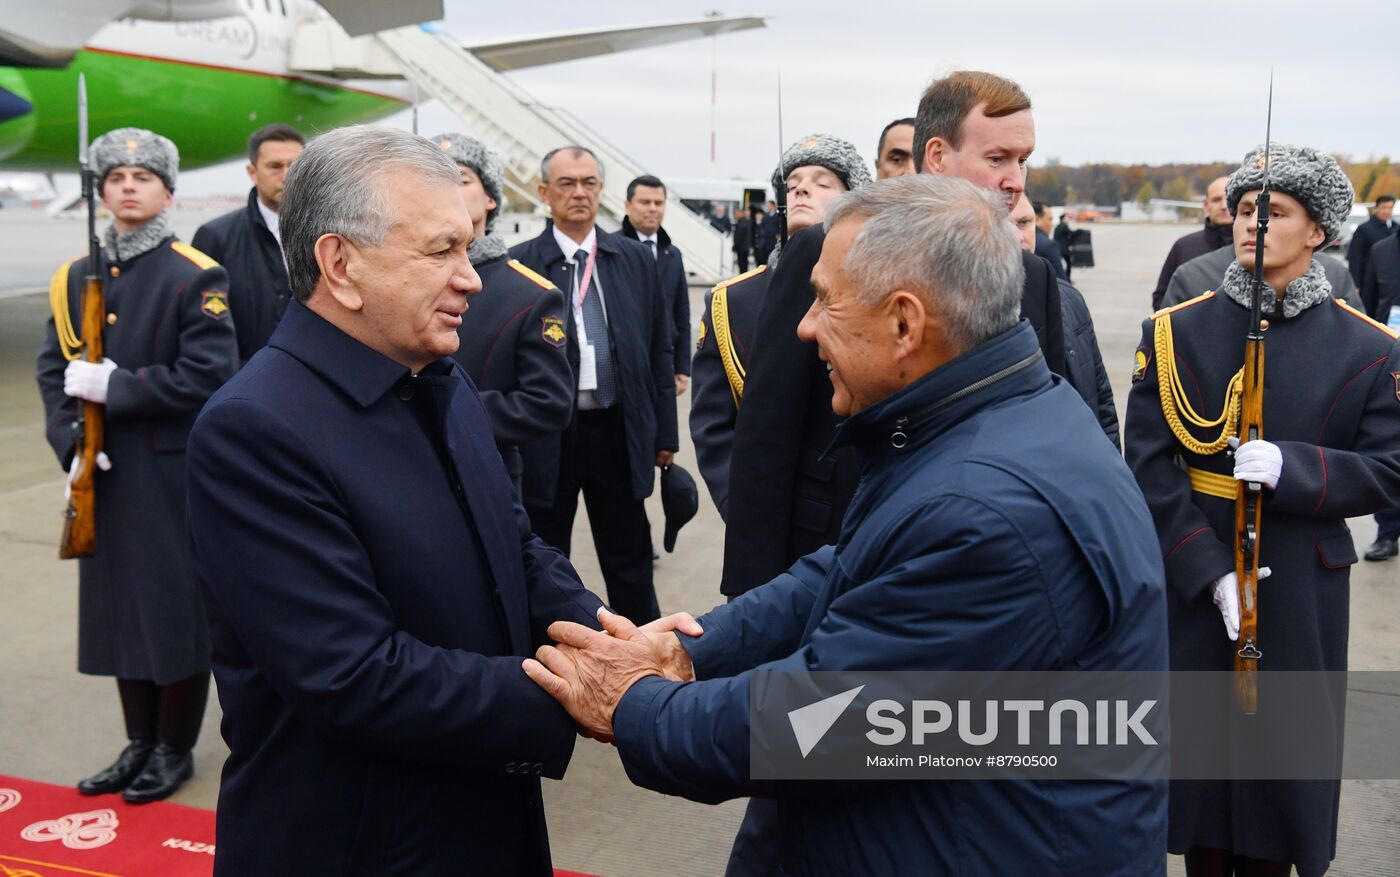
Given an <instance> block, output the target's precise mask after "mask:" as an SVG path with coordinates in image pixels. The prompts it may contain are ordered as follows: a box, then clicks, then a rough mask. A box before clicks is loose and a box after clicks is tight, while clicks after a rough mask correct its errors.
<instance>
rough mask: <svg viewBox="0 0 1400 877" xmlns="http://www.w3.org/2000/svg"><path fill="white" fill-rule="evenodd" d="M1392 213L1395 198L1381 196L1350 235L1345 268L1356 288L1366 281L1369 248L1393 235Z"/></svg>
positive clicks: (1395, 225) (1394, 226) (1394, 225)
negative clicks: (1348, 271)
mask: <svg viewBox="0 0 1400 877" xmlns="http://www.w3.org/2000/svg"><path fill="white" fill-rule="evenodd" d="M1394 212H1395V196H1394V195H1381V196H1380V197H1379V198H1377V199H1376V206H1375V207H1374V208H1373V209H1372V210H1371V216H1370V218H1369V219H1367V220H1366V221H1365V222H1363V223H1361V224H1360V225H1358V226H1357V227H1356V231H1355V232H1354V233H1352V236H1351V243H1350V244H1349V245H1348V246H1347V268H1349V269H1350V270H1351V279H1352V280H1353V281H1354V282H1355V283H1356V285H1357V286H1360V285H1361V282H1362V281H1363V280H1365V279H1366V260H1367V259H1368V258H1369V257H1370V255H1371V248H1372V247H1374V246H1375V245H1376V244H1378V243H1380V242H1381V241H1382V240H1384V239H1385V238H1388V237H1391V236H1392V235H1394V234H1395V230H1396V228H1397V224H1396V222H1395V218H1394Z"/></svg>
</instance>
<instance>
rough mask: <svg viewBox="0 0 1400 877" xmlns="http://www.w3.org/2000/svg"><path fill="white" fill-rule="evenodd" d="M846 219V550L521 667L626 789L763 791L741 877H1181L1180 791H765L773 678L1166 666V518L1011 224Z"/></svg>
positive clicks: (837, 372) (832, 359) (713, 796)
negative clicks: (1130, 462) (852, 481)
mask: <svg viewBox="0 0 1400 877" xmlns="http://www.w3.org/2000/svg"><path fill="white" fill-rule="evenodd" d="M910 214H920V215H926V216H928V217H930V220H929V221H926V222H921V223H918V224H917V225H916V226H914V227H912V228H911V227H910V225H909V223H908V216H909V215H910ZM828 224H829V233H828V235H827V237H826V239H825V245H824V250H823V253H822V257H821V260H820V262H819V264H818V266H817V269H816V271H815V273H814V278H813V279H814V282H815V283H816V285H817V287H818V289H819V290H820V296H819V298H818V299H817V300H816V301H815V302H814V303H813V305H812V308H811V311H810V312H809V314H808V316H807V317H806V318H805V319H804V320H803V322H802V328H801V332H802V334H803V336H804V337H806V338H808V339H813V340H815V341H816V343H818V344H819V345H820V347H821V353H822V357H823V359H824V360H825V361H827V362H828V363H830V365H831V381H832V383H833V385H834V387H835V394H834V395H833V397H832V404H833V405H834V406H835V407H836V409H837V410H838V411H839V413H840V414H842V415H843V416H846V417H847V418H848V419H847V420H846V421H845V422H843V423H842V425H841V428H840V430H839V431H838V433H837V437H836V441H837V443H838V444H839V445H841V446H845V447H852V448H855V449H856V451H857V452H858V453H859V454H860V457H861V466H862V472H863V476H864V479H863V486H862V489H861V495H860V498H859V500H858V501H857V502H856V503H854V504H853V505H852V506H851V508H850V509H849V511H848V512H847V516H846V520H845V522H844V524H843V526H842V532H841V538H840V540H839V541H838V542H837V543H836V545H835V546H827V547H824V548H821V549H819V550H818V551H816V552H815V553H813V554H811V555H809V556H807V557H805V558H802V559H801V560H800V561H798V562H797V563H796V564H794V565H793V566H792V567H791V568H790V569H789V570H787V571H786V572H785V573H784V574H782V575H780V576H778V577H776V578H775V579H774V580H773V581H771V582H769V583H767V584H765V585H764V586H763V587H760V588H757V589H755V590H753V591H751V592H749V593H748V594H745V595H744V596H743V597H740V598H739V599H738V600H735V601H734V602H732V603H730V604H728V605H726V606H721V607H719V608H717V609H714V610H712V611H711V612H710V613H709V614H708V615H705V616H704V617H702V618H700V619H699V620H698V621H699V625H698V626H699V628H700V629H701V630H702V631H703V634H702V635H700V636H698V637H695V636H693V635H692V633H693V631H691V632H687V633H686V635H684V636H681V635H678V634H676V633H670V632H662V631H660V630H659V629H658V626H656V625H653V627H652V628H651V629H650V630H646V631H637V630H636V629H635V628H634V627H632V625H630V624H628V623H626V621H625V620H624V619H617V618H614V617H611V616H604V626H605V627H606V628H608V629H610V631H611V633H612V635H611V636H605V635H603V634H599V633H597V632H595V631H590V630H588V629H587V628H584V627H581V626H576V625H570V624H556V625H552V626H551V627H550V634H551V635H552V636H554V638H555V639H556V640H558V641H559V642H560V643H561V645H560V646H558V647H546V648H544V649H541V650H540V652H539V653H538V654H537V656H536V660H534V661H528V662H526V672H527V673H529V674H530V676H531V678H533V679H535V680H536V681H538V682H539V683H540V684H541V685H543V686H544V687H545V688H546V690H548V691H550V692H551V693H552V694H554V695H555V696H556V697H558V698H560V700H561V701H562V702H563V703H564V704H565V706H566V707H567V708H568V709H569V711H570V714H571V715H573V716H574V717H575V718H576V719H577V720H578V721H579V723H580V725H581V726H582V727H583V729H584V730H585V732H586V733H588V734H590V735H593V736H603V735H606V736H609V737H612V738H613V739H614V741H615V743H616V745H617V750H618V754H619V755H620V756H621V759H622V764H623V767H624V768H625V769H626V770H627V775H628V777H629V778H630V779H631V780H632V781H633V782H635V783H637V784H639V785H641V786H644V787H646V788H650V789H654V790H657V791H660V792H663V793H665V794H671V795H684V796H686V797H688V798H692V799H694V800H698V801H704V802H710V803H713V802H718V801H722V800H726V799H729V798H735V797H741V796H745V795H748V796H752V799H751V803H750V806H749V812H748V815H747V816H746V818H745V822H744V827H743V828H742V829H741V832H740V842H737V843H736V845H735V848H734V851H733V853H732V854H731V858H730V873H731V874H737V873H753V874H779V873H781V874H790V875H794V877H796V875H803V877H806V875H827V874H910V873H917V874H921V875H929V877H944V875H946V877H953V875H968V874H979V875H980V874H1032V873H1041V872H1043V873H1047V874H1064V875H1070V874H1073V875H1081V874H1086V875H1087V874H1094V875H1122V877H1128V875H1132V877H1138V875H1148V874H1158V875H1160V874H1162V873H1163V872H1164V865H1165V859H1166V855H1165V853H1166V849H1165V847H1166V843H1165V841H1166V794H1165V792H1166V790H1165V783H1163V782H1161V781H1154V780H1142V779H1126V778H1125V779H1112V780H1095V781H1082V782H1075V781H1064V780H1060V779H1037V780H1007V781H997V780H979V781H973V782H943V781H939V780H929V781H923V782H918V781H911V782H897V783H862V782H844V783H835V782H832V783H828V782H821V781H817V780H805V781H802V782H773V783H758V782H755V781H754V780H753V779H752V778H751V776H750V766H751V763H750V740H751V736H750V735H751V729H752V728H753V726H754V725H755V724H756V723H757V722H759V721H765V723H766V722H767V721H772V717H770V716H765V715H764V714H763V713H762V712H755V710H756V709H757V710H762V709H763V708H762V707H761V706H760V707H752V706H751V700H750V697H751V692H753V693H754V694H757V691H756V689H757V686H758V685H760V684H761V681H762V680H763V678H764V677H765V676H767V677H769V678H771V676H772V674H774V673H791V674H797V673H807V672H809V671H828V670H837V671H847V672H850V673H852V674H855V673H858V672H859V671H870V670H958V671H967V670H1047V671H1050V670H1069V669H1075V670H1090V671H1094V670H1142V671H1161V670H1164V669H1165V668H1166V665H1167V631H1166V618H1165V614H1166V613H1165V607H1164V600H1163V585H1162V566H1161V561H1160V560H1159V558H1158V553H1157V550H1156V545H1155V544H1154V542H1153V538H1152V520H1151V517H1150V516H1149V514H1148V510H1147V507H1146V505H1145V504H1144V503H1143V500H1142V495H1141V493H1139V491H1138V490H1137V486H1136V485H1135V484H1134V483H1133V479H1132V474H1131V473H1130V472H1129V471H1128V469H1127V467H1126V466H1124V465H1123V461H1122V460H1121V459H1120V458H1119V457H1118V455H1117V454H1116V453H1114V451H1113V448H1112V447H1111V446H1110V445H1109V444H1108V442H1106V441H1104V440H1103V439H1102V438H1101V436H1100V433H1099V429H1098V426H1097V425H1096V424H1095V423H1094V420H1093V418H1092V417H1090V416H1089V413H1088V411H1087V410H1085V408H1084V406H1083V405H1081V404H1080V403H1079V401H1078V399H1077V398H1076V396H1075V395H1074V392H1073V391H1072V390H1070V389H1069V387H1066V386H1064V384H1063V383H1062V382H1057V381H1055V380H1054V378H1053V377H1052V376H1051V374H1050V372H1049V370H1048V369H1046V367H1045V362H1044V356H1043V354H1042V353H1041V352H1040V348H1039V344H1038V342H1037V340H1036V337H1035V333H1034V332H1033V331H1032V330H1031V328H1030V327H1029V326H1028V325H1026V324H1024V323H1021V324H1020V325H1018V324H1017V323H1018V313H1019V311H1020V298H1021V286H1022V285H1021V277H1020V274H1021V270H1022V267H1021V266H1022V261H1021V259H1020V258H1019V253H1018V248H1017V246H1016V243H1015V241H1014V240H1013V239H1012V238H1011V236H1010V235H1008V234H1006V231H1005V229H1006V213H1005V209H1004V207H1002V206H1001V205H1000V204H998V203H997V202H996V201H995V200H994V199H993V197H992V196H991V194H990V193H988V192H986V191H985V190H983V189H981V188H980V187H976V186H974V185H972V184H970V183H968V182H967V181H964V180H957V179H939V178H935V177H928V176H907V177H900V178H898V179H892V180H884V181H882V182H878V183H875V184H874V185H872V186H870V187H868V188H866V189H864V190H861V191H857V192H852V193H850V194H848V195H844V196H842V198H841V200H840V201H838V202H835V203H834V204H833V206H832V208H831V210H830V212H829V213H828ZM875 290H879V291H886V290H887V292H883V293H877V294H878V298H876V300H874V301H870V300H868V299H867V296H868V295H869V293H870V291H875ZM974 302H975V303H976V305H977V306H976V307H973V306H972V304H973V303H974ZM935 315H938V316H935ZM953 315H957V316H953ZM1047 460H1053V461H1054V465H1045V463H1046V461H1047ZM680 622H681V620H680V619H676V620H675V623H674V625H673V626H674V627H676V628H677V629H678V630H681V631H683V632H684V631H686V630H687V629H688V628H689V624H686V625H684V626H682V625H681V623H680ZM692 680H693V681H692ZM771 711H772V710H771V708H770V710H769V712H771ZM777 719H778V720H779V721H783V722H786V721H787V720H788V716H787V715H780V716H778V717H777Z"/></svg>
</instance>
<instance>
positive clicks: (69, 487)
mask: <svg viewBox="0 0 1400 877" xmlns="http://www.w3.org/2000/svg"><path fill="white" fill-rule="evenodd" d="M82 464H83V458H82V457H80V456H78V455H77V454H74V455H73V462H72V463H69V464H68V483H66V484H64V485H63V501H64V502H67V501H68V500H70V499H72V498H73V479H74V478H77V477H78V467H79V466H81V465H82ZM97 468H99V469H101V470H102V471H103V472H110V471H112V460H111V458H109V457H108V456H107V452H106V451H98V452H97Z"/></svg>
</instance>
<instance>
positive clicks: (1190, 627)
mask: <svg viewBox="0 0 1400 877" xmlns="http://www.w3.org/2000/svg"><path fill="white" fill-rule="evenodd" d="M1164 313H1167V314H1170V317H1171V320H1172V330H1173V336H1174V342H1175V361H1176V364H1177V369H1178V374H1179V375H1180V379H1181V383H1182V385H1183V386H1184V388H1185V392H1186V394H1187V396H1188V398H1189V400H1190V403H1191V405H1192V407H1193V408H1194V409H1195V410H1196V412H1197V413H1198V414H1201V415H1203V416H1204V417H1206V418H1212V417H1214V416H1215V415H1217V414H1218V413H1219V412H1220V410H1221V408H1222V405H1223V401H1224V399H1225V391H1226V384H1227V383H1228V382H1229V380H1230V378H1231V376H1233V375H1234V374H1235V372H1236V371H1238V370H1239V368H1240V364H1241V362H1242V360H1243V352H1244V337H1245V329H1246V326H1247V324H1248V322H1249V312H1248V311H1247V310H1246V309H1245V308H1244V307H1242V306H1241V305H1239V304H1236V303H1235V302H1233V301H1231V300H1230V299H1229V298H1227V297H1225V296H1223V295H1217V294H1213V293H1208V294H1206V295H1203V296H1201V297H1199V298H1196V299H1193V300H1191V301H1190V302H1187V303H1185V304H1182V305H1180V306H1178V307H1176V308H1174V309H1171V310H1169V311H1165V312H1161V313H1159V314H1157V315H1155V316H1154V318H1153V319H1149V320H1147V321H1146V322H1145V323H1144V326H1143V342H1142V346H1141V347H1139V349H1138V354H1137V358H1136V370H1135V371H1134V378H1133V380H1134V383H1133V387H1132V390H1131V392H1130V393H1129V395H1128V409H1127V417H1126V429H1125V432H1124V446H1125V452H1126V453H1125V455H1126V458H1127V461H1128V464H1129V465H1130V466H1131V467H1132V469H1133V473H1134V474H1135V475H1136V476H1137V480H1138V484H1139V485H1140V486H1141V487H1142V492H1143V495H1144V496H1145V497H1146V498H1147V503H1148V507H1149V508H1150V509H1151V510H1152V517H1153V521H1154V524H1155V525H1156V528H1157V537H1158V540H1159V542H1160V544H1161V549H1162V555H1163V558H1164V564H1165V566H1166V572H1167V586H1168V587H1167V609H1168V615H1167V617H1168V622H1169V624H1170V634H1171V655H1172V669H1173V670H1217V671H1223V670H1230V669H1231V668H1232V667H1233V666H1234V663H1233V662H1234V652H1235V648H1236V646H1235V644H1234V643H1232V642H1231V641H1230V640H1229V639H1228V638H1227V637H1226V635H1225V628H1224V625H1223V623H1222V622H1221V618H1220V612H1219V610H1218V609H1216V607H1215V606H1214V605H1213V604H1212V602H1211V591H1210V586H1211V583H1212V582H1213V581H1215V580H1216V579H1218V578H1220V577H1221V576H1223V575H1225V574H1227V573H1229V572H1232V571H1233V570H1234V554H1233V539H1234V536H1233V533H1234V515H1235V503H1234V500H1233V498H1231V499H1225V498H1223V497H1221V496H1215V495H1211V494H1209V493H1207V492H1204V491H1199V490H1195V489H1193V481H1192V479H1191V478H1190V477H1189V476H1188V473H1187V472H1186V471H1184V470H1183V468H1182V466H1183V465H1184V466H1189V467H1192V468H1194V469H1197V470H1202V471H1204V472H1208V473H1214V474H1215V475H1216V476H1224V477H1225V478H1226V479H1232V473H1233V468H1234V464H1233V458H1232V457H1231V456H1230V455H1229V454H1227V453H1225V452H1221V453H1216V454H1212V455H1210V456H1208V457H1203V456H1199V455H1197V454H1194V453H1192V452H1190V451H1188V450H1186V449H1185V448H1184V447H1183V446H1182V444H1181V443H1180V442H1179V441H1178V440H1177V438H1176V437H1175V436H1174V435H1173V433H1172V432H1171V430H1170V428H1169V427H1168V424H1167V420H1166V418H1165V417H1164V416H1163V413H1162V406H1161V403H1160V401H1159V397H1158V378H1157V354H1156V351H1155V350H1154V347H1153V326H1154V321H1155V320H1160V319H1163V314H1164ZM1269 323H1270V326H1269V328H1268V330H1267V331H1266V332H1265V335H1264V346H1265V367H1264V420H1263V437H1264V439H1266V440H1267V441H1270V442H1273V443H1274V444H1276V445H1278V447H1279V449H1280V450H1281V451H1282V453H1283V470H1282V476H1281V478H1280V480H1279V483H1278V487H1277V489H1275V490H1273V491H1266V492H1265V498H1264V501H1263V521H1262V524H1261V538H1260V564H1261V565H1263V566H1267V567H1269V568H1271V569H1272V571H1273V575H1272V576H1270V577H1269V578H1267V579H1265V580H1264V581H1263V582H1261V584H1260V588H1259V637H1260V648H1261V650H1262V651H1263V653H1264V657H1263V658H1262V659H1260V662H1259V670H1260V672H1269V671H1274V670H1345V669H1346V666H1347V625H1348V618H1349V616H1348V608H1349V607H1348V603H1349V585H1348V582H1349V579H1350V575H1351V565H1352V564H1353V563H1355V562H1356V549H1355V547H1354V546H1353V543H1352V535H1351V532H1350V531H1349V530H1348V529H1347V525H1346V518H1349V517H1355V516H1359V515H1368V514H1371V513H1373V512H1376V511H1379V510H1381V509H1388V508H1393V507H1394V506H1396V505H1397V504H1400V443H1397V442H1396V440H1395V437H1396V436H1397V435H1400V385H1397V381H1400V377H1397V375H1398V374H1400V344H1397V343H1396V341H1395V336H1394V334H1393V333H1391V332H1390V331H1389V330H1387V329H1386V328H1385V327H1383V326H1381V325H1379V324H1377V323H1375V322H1373V321H1372V320H1370V319H1368V318H1366V317H1365V316H1364V315H1362V314H1360V313H1359V312H1358V311H1356V310H1354V309H1352V308H1351V307H1349V306H1347V305H1346V304H1344V303H1342V302H1339V301H1337V300H1336V299H1331V300H1328V301H1325V302H1323V303H1321V304H1319V305H1316V306H1314V307H1311V308H1309V309H1307V310H1305V311H1303V312H1302V313H1301V314H1299V315H1297V316H1296V317H1293V318H1291V319H1285V318H1282V317H1270V318H1269ZM1191 429H1192V434H1193V435H1194V436H1195V437H1196V438H1197V439H1201V440H1209V439H1211V438H1214V437H1215V435H1216V434H1218V432H1219V427H1216V428H1215V429H1214V430H1212V431H1209V432H1207V431H1206V430H1200V429H1195V428H1194V427H1192V428H1191ZM1227 483H1230V482H1227ZM1333 706H1334V711H1333V714H1332V715H1330V716H1329V715H1327V714H1325V712H1324V713H1319V714H1318V715H1315V716H1312V717H1310V719H1309V720H1310V721H1314V722H1325V721H1332V722H1340V716H1341V709H1342V707H1343V704H1340V703H1338V704H1334V705H1333ZM1266 707H1267V704H1264V703H1261V706H1260V709H1261V713H1262V712H1263V711H1264V710H1265V709H1266ZM1172 733H1173V735H1177V734H1178V733H1180V734H1181V736H1180V737H1175V736H1174V739H1173V745H1174V746H1192V745H1201V746H1213V747H1219V746H1222V745H1226V744H1225V742H1224V741H1225V739H1226V738H1228V737H1229V734H1230V731H1229V730H1228V729H1225V728H1219V729H1217V728H1202V727H1198V726H1191V727H1187V728H1182V727H1180V726H1174V727H1173V730H1172ZM1338 733H1340V726H1339V727H1338ZM1191 734H1195V735H1200V736H1199V739H1197V738H1192V739H1187V736H1188V735H1191ZM1235 743H1240V744H1244V743H1247V741H1235ZM1232 745H1233V744H1232ZM1338 789H1339V786H1338V784H1337V783H1335V782H1328V781H1307V782H1299V781H1272V782H1227V781H1194V782H1175V783H1173V784H1172V801H1171V832H1170V847H1171V851H1172V852H1175V853H1181V852H1184V851H1185V850H1186V849H1187V848H1189V847H1191V846H1193V845H1201V846H1209V847H1218V848H1222V849H1231V850H1234V851H1235V852H1237V853H1241V854H1244V855H1247V856H1252V857H1254V858H1260V859H1270V860H1275V861H1289V862H1293V863H1295V864H1296V865H1297V866H1298V872H1299V874H1300V875H1302V877H1311V875H1316V874H1320V873H1322V871H1323V870H1324V869H1325V868H1326V865H1327V862H1328V861H1330V860H1331V858H1332V857H1333V855H1334V854H1335V847H1336V827H1337V800H1338V799H1337V794H1338Z"/></svg>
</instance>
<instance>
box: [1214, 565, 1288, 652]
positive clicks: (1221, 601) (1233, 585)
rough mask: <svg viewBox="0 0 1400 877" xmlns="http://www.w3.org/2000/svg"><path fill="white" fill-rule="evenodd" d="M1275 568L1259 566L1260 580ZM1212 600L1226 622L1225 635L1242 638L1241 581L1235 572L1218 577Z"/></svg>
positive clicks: (1234, 638) (1233, 638)
mask: <svg viewBox="0 0 1400 877" xmlns="http://www.w3.org/2000/svg"><path fill="white" fill-rule="evenodd" d="M1271 574H1273V570H1271V569H1269V568H1268V567H1267V566H1261V567H1259V581H1261V582H1262V581H1264V579H1267V578H1268V577H1269V576H1270V575H1271ZM1211 601H1212V602H1214V603H1215V605H1216V608H1218V609H1219V610H1220V617H1221V619H1222V620H1223V621H1224V622H1225V635H1226V636H1228V637H1229V638H1230V639H1231V640H1232V641H1233V640H1237V639H1239V638H1240V582H1239V579H1237V578H1235V574H1234V573H1226V574H1225V575H1223V576H1221V577H1220V578H1218V579H1216V580H1215V582H1214V583H1213V584H1212V585H1211Z"/></svg>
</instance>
